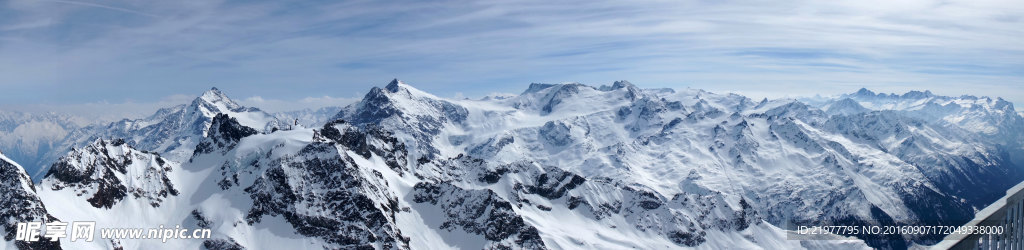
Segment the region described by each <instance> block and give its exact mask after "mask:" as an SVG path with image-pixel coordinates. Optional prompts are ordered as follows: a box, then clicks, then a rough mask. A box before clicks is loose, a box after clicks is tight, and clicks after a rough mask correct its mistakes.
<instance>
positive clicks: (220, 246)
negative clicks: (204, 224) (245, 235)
mask: <svg viewBox="0 0 1024 250" xmlns="http://www.w3.org/2000/svg"><path fill="white" fill-rule="evenodd" d="M203 248H206V249H209V250H245V249H246V248H245V247H243V246H242V245H240V244H238V242H235V240H234V239H230V238H229V239H209V240H206V241H203Z"/></svg>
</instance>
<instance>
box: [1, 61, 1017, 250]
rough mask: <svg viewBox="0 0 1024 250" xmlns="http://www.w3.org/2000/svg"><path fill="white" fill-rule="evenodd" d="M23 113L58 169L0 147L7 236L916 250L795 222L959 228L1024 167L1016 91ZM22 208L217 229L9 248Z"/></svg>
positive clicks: (130, 223)
mask: <svg viewBox="0 0 1024 250" xmlns="http://www.w3.org/2000/svg"><path fill="white" fill-rule="evenodd" d="M3 114H4V113H0V118H3V117H5V116H3ZM21 116H22V117H26V118H19V119H15V118H9V119H0V135H5V136H3V137H0V142H3V143H5V147H4V148H12V147H11V145H12V144H14V145H22V147H20V148H23V150H21V151H18V152H16V153H17V154H19V157H23V158H25V159H30V160H31V161H33V162H32V163H31V164H41V165H42V166H46V167H40V168H39V169H37V170H36V171H35V173H30V172H27V171H26V169H25V168H23V167H22V166H21V165H19V164H18V163H16V162H15V161H14V160H11V159H9V158H7V157H5V156H2V154H0V235H4V242H3V244H0V246H3V247H6V248H8V249H15V248H17V249H54V248H64V249H686V248H697V249H865V248H891V249H905V248H909V247H914V246H923V245H930V244H934V243H935V241H934V240H935V239H915V240H904V239H902V238H898V237H899V236H895V237H896V238H891V239H887V240H867V241H865V240H862V239H858V238H855V237H839V236H837V237H835V238H836V240H794V239H788V238H787V230H793V229H794V227H795V225H871V224H880V223H882V224H899V225H918V224H946V225H957V224H958V223H964V222H966V220H969V219H971V218H972V216H973V215H974V213H975V212H976V211H978V210H979V209H982V208H984V207H985V206H986V205H988V204H990V203H992V202H993V201H995V200H996V199H998V198H1000V197H1002V196H1003V194H1004V192H1005V191H1006V190H1007V189H1008V188H1009V187H1011V186H1013V185H1015V184H1017V183H1019V182H1021V181H1022V180H1024V172H1022V171H1021V169H1020V167H1021V166H1024V116H1022V114H1021V113H1019V112H1017V111H1016V110H1014V107H1013V105H1012V103H1010V102H1007V101H1005V100H1003V99H1000V98H989V97H974V96H967V95H964V96H959V97H947V96H938V95H934V94H932V93H931V92H928V91H925V92H919V91H912V92H908V93H905V94H901V95H898V94H878V93H874V92H871V91H869V90H867V89H861V90H860V91H857V92H855V93H851V94H845V95H840V96H834V97H827V98H815V99H806V100H793V99H777V100H769V99H764V100H752V99H750V98H747V97H744V96H741V95H736V94H716V93H711V92H707V91H703V90H696V89H681V90H673V89H641V88H638V87H636V86H634V85H633V84H631V83H629V82H627V81H616V82H614V83H613V84H611V85H605V86H589V85H584V84H579V83H566V84H531V85H530V86H528V87H527V88H526V90H525V91H524V92H523V93H521V94H519V95H511V96H489V97H485V98H482V99H477V100H471V99H449V98H442V97H438V96H435V95H432V94H430V93H427V92H424V91H421V90H418V89H416V88H414V87H412V86H410V85H408V84H405V83H403V82H401V81H398V80H397V79H396V80H393V81H391V82H390V83H388V84H387V85H386V86H384V87H383V88H378V87H375V88H373V89H371V90H370V91H369V92H368V93H367V94H366V95H365V96H364V97H363V99H362V100H361V101H359V102H357V103H354V104H351V105H349V106H347V107H344V108H325V109H319V110H315V111H314V110H306V111H297V112H289V113H277V114H271V113H267V112H264V111H262V110H260V109H258V108H254V107H244V106H242V105H239V104H238V103H236V102H234V101H232V100H231V99H230V98H228V97H227V95H225V94H224V93H222V92H221V91H220V90H217V89H216V88H214V89H211V90H209V91H207V92H205V93H203V94H202V95H201V96H199V97H197V98H196V99H195V100H194V101H193V102H191V103H189V104H184V105H179V106H174V107H169V108H164V109H160V110H159V111H157V112H156V113H155V114H153V115H151V116H149V117H147V118H143V119H135V120H129V119H125V120H122V121H117V122H113V123H109V124H99V125H89V126H80V125H74V124H72V123H70V122H66V120H67V119H62V118H60V116H57V115H52V114H51V115H48V116H36V117H29V116H28V115H21ZM6 117H13V116H12V115H7V116H6ZM19 129H20V130H19ZM48 132H52V133H48ZM10 134H17V135H19V136H20V137H18V138H20V139H11V138H12V137H10V136H6V135H10ZM44 144H45V145H44ZM5 153H6V152H5ZM21 155H25V156H21ZM30 176H32V177H34V178H35V181H34V182H33V178H30ZM25 221H43V222H49V221H65V222H69V221H95V222H96V223H97V227H100V228H139V227H142V228H155V227H158V226H161V225H162V226H168V225H170V226H171V227H173V226H176V225H180V226H181V227H183V228H209V229H211V232H212V237H211V238H210V239H171V240H168V241H167V242H162V241H161V240H159V239H97V240H95V241H93V242H84V241H75V242H72V241H70V240H69V239H67V238H62V239H61V240H60V241H57V242H35V243H31V244H30V243H28V242H24V241H15V240H14V230H15V224H16V223H17V222H25Z"/></svg>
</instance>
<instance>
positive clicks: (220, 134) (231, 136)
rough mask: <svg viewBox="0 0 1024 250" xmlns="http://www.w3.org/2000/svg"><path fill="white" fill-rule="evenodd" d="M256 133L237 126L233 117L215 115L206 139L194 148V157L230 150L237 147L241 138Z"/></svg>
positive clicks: (247, 128) (254, 130)
mask: <svg viewBox="0 0 1024 250" xmlns="http://www.w3.org/2000/svg"><path fill="white" fill-rule="evenodd" d="M257 133H259V132H257V131H256V129H253V128H250V127H246V126H243V125H242V124H239V123H238V119H235V118H234V117H230V116H228V115H226V114H217V116H215V117H213V122H212V123H211V125H210V131H209V132H208V133H207V135H206V138H205V139H203V141H202V142H200V143H199V145H197V146H196V150H195V153H194V155H198V154H208V153H211V152H213V151H214V150H215V149H221V150H224V151H227V150H231V148H234V146H235V145H238V141H239V140H242V138H245V137H247V136H250V135H255V134H257Z"/></svg>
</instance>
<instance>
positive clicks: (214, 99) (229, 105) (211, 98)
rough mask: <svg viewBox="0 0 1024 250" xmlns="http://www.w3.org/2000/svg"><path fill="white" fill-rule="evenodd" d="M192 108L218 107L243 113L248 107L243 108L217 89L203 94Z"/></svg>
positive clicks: (193, 103) (214, 88) (211, 89)
mask: <svg viewBox="0 0 1024 250" xmlns="http://www.w3.org/2000/svg"><path fill="white" fill-rule="evenodd" d="M192 106H194V107H195V106H216V107H222V108H224V109H227V110H231V111H236V112H238V111H241V110H243V109H247V108H246V107H243V106H242V105H240V104H238V103H237V102H235V101H234V100H232V99H231V98H230V97H228V96H227V95H226V94H224V92H222V91H220V90H219V89H217V87H213V88H210V90H207V91H206V92H203V94H202V95H200V96H199V97H197V98H196V99H195V100H194V101H192ZM248 109H255V108H248Z"/></svg>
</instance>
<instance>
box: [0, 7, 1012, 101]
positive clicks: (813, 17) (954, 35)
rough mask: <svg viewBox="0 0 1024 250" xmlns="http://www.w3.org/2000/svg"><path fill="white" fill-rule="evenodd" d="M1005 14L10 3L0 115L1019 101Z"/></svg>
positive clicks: (0, 45)
mask: <svg viewBox="0 0 1024 250" xmlns="http://www.w3.org/2000/svg"><path fill="white" fill-rule="evenodd" d="M1022 16H1024V9H1022V7H1020V5H1019V4H1016V3H1014V2H1013V1H1000V0H981V1H959V0H956V1H932V0H915V1H874V0H872V1H838V2H836V1H788V2H777V1H745V2H730V1H724V2H723V1H628V2H624V1H567V2H558V3H551V2H549V1H533V0H524V1H488V2H469V1H429V2H424V1H396V2H391V1H388V2H383V1H343V2H333V1H325V2H289V3H285V2H278V1H265V2H264V1H255V2H250V1H246V2H228V1H102V2H99V1H95V2H94V1H74V2H71V1H30V0H12V1H10V2H7V3H6V6H5V9H3V10H0V27H15V28H16V29H10V30H7V31H5V32H3V33H0V54H2V55H3V56H2V57H0V87H2V88H4V89H5V90H8V91H5V93H3V94H0V96H2V98H0V99H2V101H0V105H4V104H11V103H26V102H28V103H33V102H59V103H89V102H96V101H97V100H119V99H147V98H149V99H153V98H161V97H163V96H166V95H168V94H183V93H184V94H187V93H198V92H201V91H202V90H203V89H206V88H209V86H211V85H216V86H219V87H221V88H223V89H229V90H230V91H231V94H233V95H237V96H261V97H262V98H266V100H300V99H302V98H306V97H309V96H323V95H329V96H360V95H361V94H363V93H365V92H366V90H368V89H369V88H370V87H371V86H377V85H382V84H384V83H386V82H387V81H388V80H390V78H393V77H399V78H402V79H404V80H406V81H407V82H409V83H411V84H413V85H415V86H417V87H419V88H422V89H424V90H427V91H430V92H435V93H437V94H439V95H441V96H452V95H454V93H456V92H459V93H463V94H464V95H468V96H480V95H484V94H486V93H490V92H494V91H498V92H512V93H518V92H520V91H521V90H522V89H523V88H525V85H526V84H527V83H529V82H563V81H579V82H584V83H591V84H601V83H608V82H611V81H614V80H618V79H628V80H631V81H632V82H634V83H636V84H638V85H640V86H641V87H693V88H703V89H708V90H712V91H734V92H740V93H744V94H749V95H753V96H758V97H760V96H767V97H781V96H787V95H789V96H792V95H808V94H819V93H820V94H834V93H840V92H850V91H854V90H856V89H857V88H860V87H868V88H871V89H875V90H877V91H885V92H902V91H907V90H911V89H930V90H932V91H934V92H936V93H939V94H946V95H960V94H975V95H990V96H1002V97H1004V98H1007V99H1010V100H1012V101H1014V102H1016V103H1024V91H1021V89H1024V88H1022V87H1024V47H1020V46H1019V44H1024V28H1022V27H1024V20H1022ZM31 24H35V25H31ZM268 104H269V103H268ZM271 105H285V104H282V103H278V104H271ZM264 108H266V107H264Z"/></svg>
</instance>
